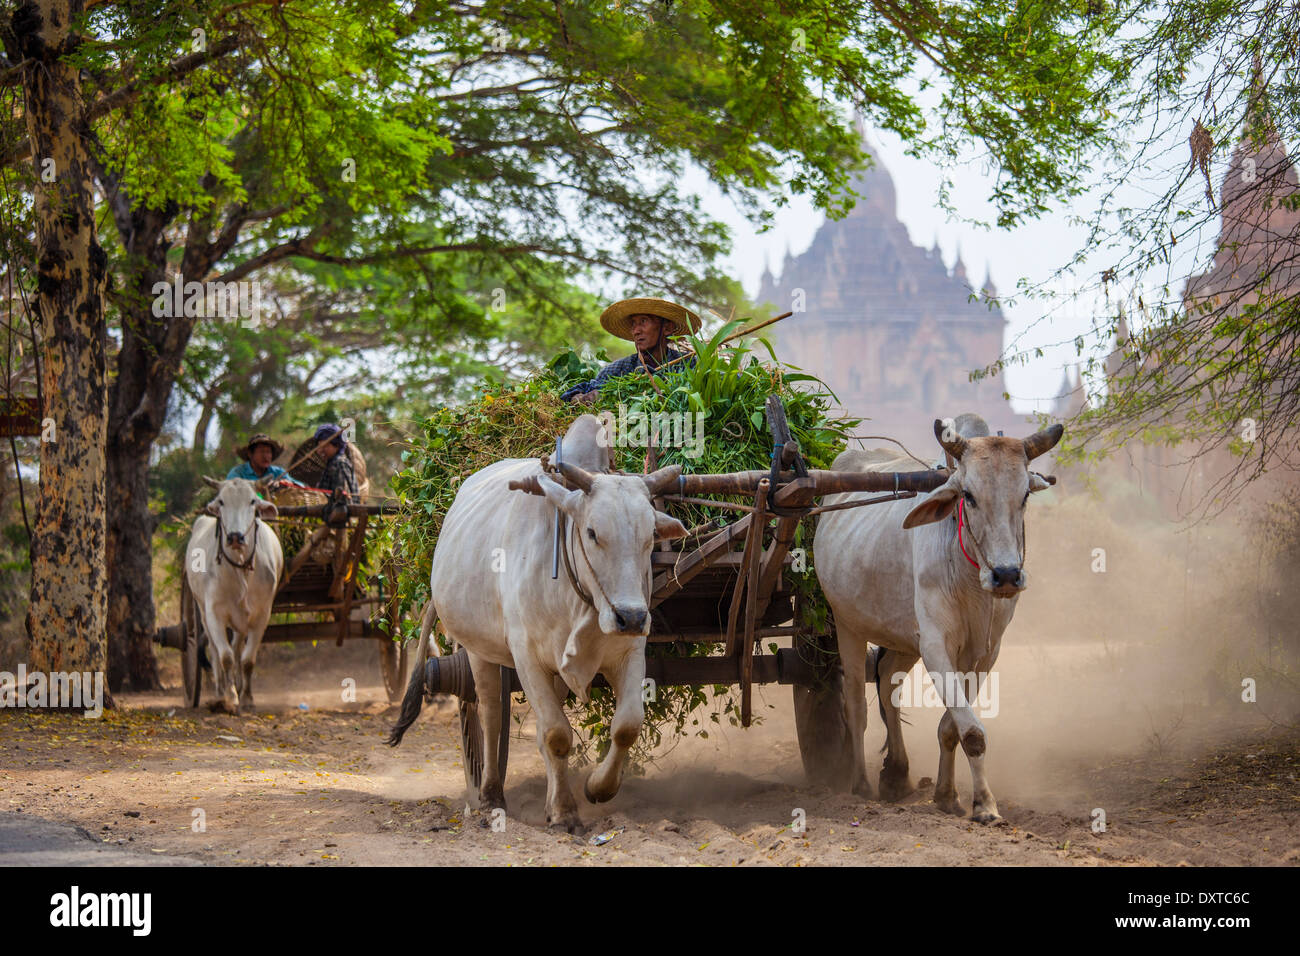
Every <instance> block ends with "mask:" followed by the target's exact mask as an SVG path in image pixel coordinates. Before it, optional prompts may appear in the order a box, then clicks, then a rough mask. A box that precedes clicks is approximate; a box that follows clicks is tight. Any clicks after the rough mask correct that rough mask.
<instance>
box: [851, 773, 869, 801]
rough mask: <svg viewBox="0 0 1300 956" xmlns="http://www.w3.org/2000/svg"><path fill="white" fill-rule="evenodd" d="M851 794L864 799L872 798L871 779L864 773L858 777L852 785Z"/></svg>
mask: <svg viewBox="0 0 1300 956" xmlns="http://www.w3.org/2000/svg"><path fill="white" fill-rule="evenodd" d="M853 795H854V796H857V797H861V798H862V799H864V800H870V799H871V798H872V793H871V781H870V780H868V779H867V777H866V774H863V775H862V776H861V777H859V778H858V782H857V783H855V784H854V785H853Z"/></svg>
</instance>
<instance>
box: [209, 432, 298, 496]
mask: <svg viewBox="0 0 1300 956" xmlns="http://www.w3.org/2000/svg"><path fill="white" fill-rule="evenodd" d="M282 451H284V446H283V445H281V444H280V443H279V442H278V441H276V440H275V439H274V438H272V437H271V436H270V435H265V434H262V433H261V432H259V433H258V434H256V435H254V436H253V437H252V438H250V439H249V440H248V441H247V442H246V443H245V444H244V445H243V446H242V447H240V448H236V449H235V454H236V455H238V456H239V457H240V458H242V459H244V463H243V464H242V465H236V466H235V467H234V468H231V469H230V471H228V472H227V473H226V477H227V478H244V479H246V480H248V481H263V480H266V481H267V482H268V484H269V485H270V487H271V488H279V487H282V486H284V485H297V486H298V487H299V488H301V487H302V482H300V481H297V480H296V479H294V477H293V476H292V475H290V474H289V473H288V472H287V471H285V470H284V469H283V468H281V467H280V466H279V465H273V464H271V460H272V459H274V458H278V457H280V453H281V452H282Z"/></svg>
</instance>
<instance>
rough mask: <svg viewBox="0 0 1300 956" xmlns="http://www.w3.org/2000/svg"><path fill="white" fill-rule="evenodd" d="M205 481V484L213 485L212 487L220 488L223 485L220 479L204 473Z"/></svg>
mask: <svg viewBox="0 0 1300 956" xmlns="http://www.w3.org/2000/svg"><path fill="white" fill-rule="evenodd" d="M203 483H204V484H205V485H209V486H211V487H213V488H220V487H221V482H220V481H218V480H217V479H216V478H213V477H212V476H211V475H204V476H203Z"/></svg>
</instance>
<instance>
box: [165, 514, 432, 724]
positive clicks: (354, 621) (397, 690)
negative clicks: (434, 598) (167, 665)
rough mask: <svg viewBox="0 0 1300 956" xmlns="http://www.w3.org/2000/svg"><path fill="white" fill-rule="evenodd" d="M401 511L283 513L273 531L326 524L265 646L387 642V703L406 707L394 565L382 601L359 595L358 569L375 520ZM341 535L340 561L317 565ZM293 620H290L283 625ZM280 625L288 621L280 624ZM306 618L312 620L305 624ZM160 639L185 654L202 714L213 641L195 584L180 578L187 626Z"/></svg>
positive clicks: (274, 610) (288, 582) (292, 562)
mask: <svg viewBox="0 0 1300 956" xmlns="http://www.w3.org/2000/svg"><path fill="white" fill-rule="evenodd" d="M396 510H397V507H396V505H393V504H377V505H357V504H348V503H346V501H345V500H344V499H342V498H341V497H340V496H339V495H338V494H336V495H335V497H334V498H333V499H331V500H330V501H328V502H326V503H325V504H323V505H305V506H297V507H290V508H282V509H280V511H279V514H278V515H277V517H275V518H272V519H270V522H269V523H271V524H272V525H274V524H275V523H276V522H278V521H280V520H283V519H288V518H295V519H303V518H308V519H312V518H315V519H319V520H320V525H319V527H317V528H316V529H315V530H314V531H313V532H312V533H311V534H310V535H309V536H308V537H307V540H306V541H305V542H304V544H303V546H302V547H301V548H300V549H299V550H298V553H297V554H296V555H294V556H293V557H292V558H291V559H289V561H288V562H287V563H286V564H285V569H284V574H283V575H282V577H281V580H280V587H279V589H278V590H277V591H276V594H275V602H274V604H273V605H272V607H271V623H270V624H268V625H267V628H266V632H265V633H264V634H263V635H262V642H263V643H266V642H268V641H271V642H285V643H293V642H298V641H321V640H334V641H335V643H336V644H337V645H338V646H339V647H342V646H343V642H344V641H345V640H350V639H364V640H373V641H379V642H380V670H381V672H382V676H383V680H384V690H385V691H386V693H387V694H388V699H389V701H391V702H395V701H398V700H400V699H401V696H402V691H403V689H404V685H405V683H406V667H407V651H406V646H405V645H404V644H403V643H400V642H398V641H395V640H393V639H392V637H391V635H394V634H397V633H399V625H400V623H401V622H400V620H399V616H398V610H397V594H396V590H395V588H394V587H393V582H395V581H396V573H395V565H394V564H393V563H392V562H389V563H387V564H386V565H385V570H386V572H387V573H386V574H385V575H384V577H385V578H386V580H387V582H389V583H388V584H387V586H385V585H384V583H383V582H381V581H378V580H372V582H371V584H370V587H371V588H372V589H374V591H375V593H365V594H363V593H360V592H359V591H358V587H357V569H358V566H359V565H360V562H361V557H362V553H363V550H364V548H365V538H366V530H367V528H368V527H369V526H370V524H371V522H372V519H378V518H381V517H382V516H383V515H385V514H390V513H392V512H394V511H396ZM331 534H332V535H335V536H336V541H335V548H334V555H333V558H332V559H331V561H330V563H329V564H318V563H316V562H314V561H312V560H311V559H310V556H311V552H312V550H313V548H314V547H316V546H317V545H318V544H319V543H320V542H321V541H322V540H323V539H324V538H326V537H327V536H329V535H331ZM376 605H379V606H382V607H383V613H382V617H381V620H382V622H383V624H382V626H380V625H378V624H376V623H373V622H372V615H371V614H370V613H369V612H370V611H371V609H372V608H373V607H375V606H376ZM285 617H288V618H289V620H283V618H285ZM277 618H281V620H277ZM305 618H312V619H311V620H306V619H305ZM154 639H155V640H156V641H157V642H158V643H160V644H162V645H163V646H165V647H174V648H176V649H177V650H179V651H180V652H181V671H182V676H183V677H184V682H185V705H186V706H187V707H197V706H198V705H199V699H200V696H201V694H202V688H203V674H204V672H205V671H206V670H207V654H206V649H207V643H208V638H207V634H206V633H204V628H203V616H202V615H201V614H200V613H199V610H198V605H197V602H196V601H195V599H194V596H193V595H192V594H191V593H190V588H189V582H188V581H187V580H186V578H185V576H184V575H182V576H181V620H180V623H179V624H173V625H171V626H169V627H164V628H161V629H159V630H158V632H157V633H156V634H155V636H154Z"/></svg>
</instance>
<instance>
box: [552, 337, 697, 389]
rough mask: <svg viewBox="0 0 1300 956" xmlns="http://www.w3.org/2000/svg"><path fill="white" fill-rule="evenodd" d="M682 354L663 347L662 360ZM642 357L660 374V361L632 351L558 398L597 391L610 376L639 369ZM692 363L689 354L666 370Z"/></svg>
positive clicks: (691, 357) (646, 354)
mask: <svg viewBox="0 0 1300 956" xmlns="http://www.w3.org/2000/svg"><path fill="white" fill-rule="evenodd" d="M683 354H685V353H682V352H679V351H677V350H676V349H673V348H665V349H664V362H671V361H672V360H673V359H675V358H680V357H681V356H682V355H683ZM642 357H644V358H645V364H646V366H647V367H648V368H649V369H650V371H651V372H652V373H654V374H655V375H658V374H660V372H659V365H660V363H659V362H657V361H655V357H654V356H653V355H651V354H649V353H648V352H646V353H638V352H633V353H632V354H631V355H629V356H626V357H625V358H621V359H618V360H617V361H614V362H610V363H609V364H608V365H606V366H605V367H604V368H603V369H601V370H600V374H599V375H597V376H596V377H595V378H593V379H592V380H591V381H589V382H582V383H580V384H578V385H575V386H573V388H571V389H569V390H568V391H567V392H564V393H562V394H561V395H560V398H561V399H562V400H563V401H566V402H567V401H568V400H569V399H570V398H572V397H573V396H574V395H585V394H586V393H587V392H595V391H599V390H600V387H601V386H602V385H604V384H605V383H606V382H608V381H609V380H610V379H611V378H618V377H619V376H620V375H631V374H632V373H633V372H637V371H640V369H641V358H642ZM694 364H695V356H694V355H691V356H690V357H689V358H687V359H685V360H684V361H681V362H678V363H677V364H676V365H673V366H672V367H671V368H670V369H668V371H674V372H675V371H678V370H680V369H681V368H682V367H683V366H687V365H694Z"/></svg>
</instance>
